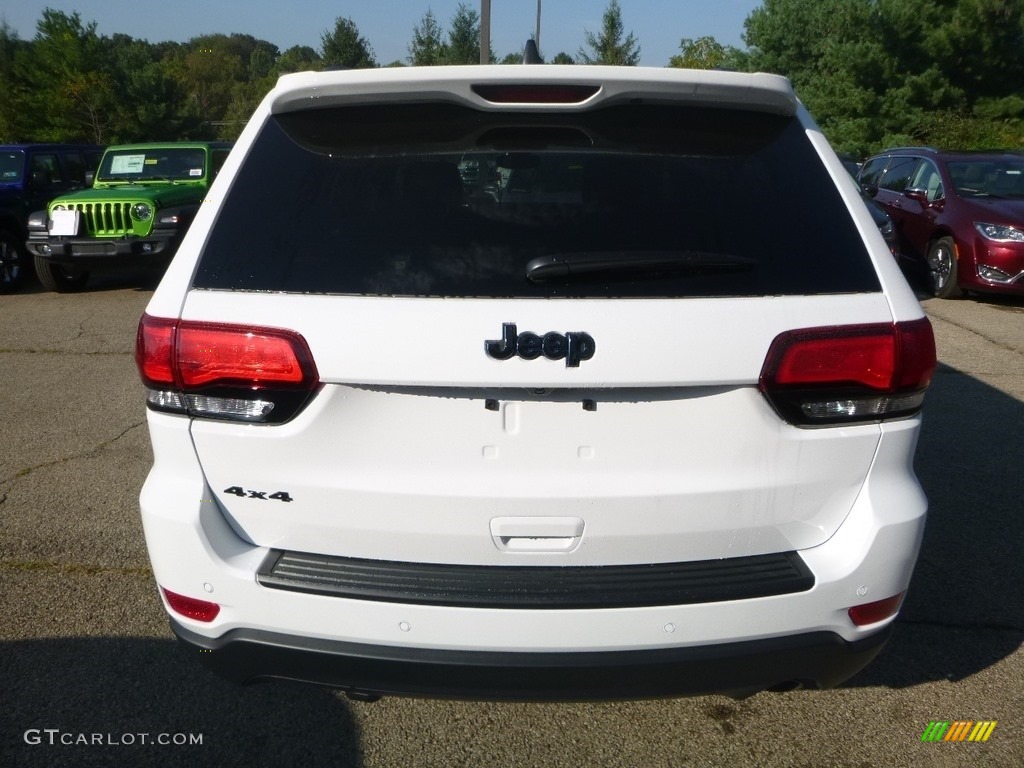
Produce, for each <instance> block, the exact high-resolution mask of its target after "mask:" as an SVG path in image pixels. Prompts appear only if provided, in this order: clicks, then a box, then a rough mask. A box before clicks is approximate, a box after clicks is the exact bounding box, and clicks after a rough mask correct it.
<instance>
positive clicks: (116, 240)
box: [26, 142, 231, 292]
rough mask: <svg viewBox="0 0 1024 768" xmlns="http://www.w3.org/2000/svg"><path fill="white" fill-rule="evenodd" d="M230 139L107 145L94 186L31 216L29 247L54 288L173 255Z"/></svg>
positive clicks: (46, 282) (63, 289)
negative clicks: (105, 269) (103, 271)
mask: <svg viewBox="0 0 1024 768" xmlns="http://www.w3.org/2000/svg"><path fill="white" fill-rule="evenodd" d="M230 148H231V145H230V144H225V143H220V142H217V143H211V142H172V143H166V144H122V145H119V146H113V147H110V148H108V149H107V151H106V152H105V153H104V154H103V159H102V160H100V165H99V168H98V169H97V171H96V175H95V178H94V179H92V184H91V187H90V188H88V189H83V190H80V191H78V192H72V193H69V194H65V195H61V196H60V197H57V198H55V199H54V200H51V201H50V204H49V206H48V207H47V210H45V211H37V212H35V213H33V214H32V215H31V216H29V219H28V242H27V244H26V245H27V247H28V250H29V252H30V253H31V254H32V256H33V257H34V259H35V267H36V273H37V274H38V276H39V281H40V282H41V283H42V284H43V285H44V286H45V287H46V288H49V289H50V290H52V291H61V292H66V291H76V290H79V289H81V288H82V287H83V286H84V285H85V282H86V280H88V278H89V272H90V271H91V270H92V269H94V268H102V267H109V266H112V265H127V264H138V265H143V264H152V265H154V266H160V267H164V266H166V265H167V263H168V262H169V261H170V259H171V257H172V256H173V255H174V252H175V251H176V250H177V248H178V244H179V243H180V242H181V238H182V236H183V235H184V234H185V231H186V230H187V229H188V226H189V224H191V223H192V219H193V217H194V216H195V213H196V211H197V210H199V205H200V203H202V201H203V199H204V198H205V197H206V192H207V190H208V189H209V187H210V184H211V183H212V182H213V179H214V177H215V176H216V175H217V171H218V170H219V169H220V167H221V165H223V164H224V160H225V159H226V158H227V156H228V152H229V150H230Z"/></svg>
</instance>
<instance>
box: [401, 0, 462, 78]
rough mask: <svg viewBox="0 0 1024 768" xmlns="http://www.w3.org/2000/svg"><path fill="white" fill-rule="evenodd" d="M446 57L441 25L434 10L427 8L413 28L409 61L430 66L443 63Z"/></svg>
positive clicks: (422, 65) (416, 64) (418, 65)
mask: <svg viewBox="0 0 1024 768" xmlns="http://www.w3.org/2000/svg"><path fill="white" fill-rule="evenodd" d="M444 58H445V45H444V38H443V36H442V32H441V25H440V24H438V23H437V18H436V17H435V16H434V13H433V11H431V10H430V9H427V12H426V13H425V14H423V18H422V19H421V20H420V23H419V24H417V25H415V26H414V27H413V28H412V42H411V43H410V44H409V63H410V64H412V65H413V66H414V67H429V66H433V65H435V64H443V63H444ZM478 58H479V57H478Z"/></svg>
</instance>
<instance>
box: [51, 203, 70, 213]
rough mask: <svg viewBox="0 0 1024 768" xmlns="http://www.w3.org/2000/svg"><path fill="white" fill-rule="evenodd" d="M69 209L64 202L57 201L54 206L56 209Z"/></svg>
mask: <svg viewBox="0 0 1024 768" xmlns="http://www.w3.org/2000/svg"><path fill="white" fill-rule="evenodd" d="M67 209H68V207H67V206H66V205H64V203H57V205H55V206H53V210H55V211H66V210H67Z"/></svg>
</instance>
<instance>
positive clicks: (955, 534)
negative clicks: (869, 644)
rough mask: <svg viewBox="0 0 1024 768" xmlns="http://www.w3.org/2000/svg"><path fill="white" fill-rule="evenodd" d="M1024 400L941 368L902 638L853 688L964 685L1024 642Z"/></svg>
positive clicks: (927, 422) (919, 462)
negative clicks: (922, 520) (923, 513)
mask: <svg viewBox="0 0 1024 768" xmlns="http://www.w3.org/2000/svg"><path fill="white" fill-rule="evenodd" d="M1022 427H1024V404H1022V403H1020V402H1018V401H1017V400H1014V399H1013V398H1012V397H1010V396H1008V395H1006V394H1004V393H1002V392H1000V391H999V390H997V389H994V388H993V387H990V386H988V385H986V384H985V383H983V382H981V381H978V380H977V379H975V378H972V377H971V376H968V375H966V374H964V373H961V372H960V371H957V370H955V369H953V368H950V367H948V366H944V365H940V366H939V369H938V371H937V372H936V375H935V379H934V381H933V383H932V387H931V389H930V390H929V392H928V397H927V400H926V401H925V410H924V423H923V426H922V429H921V437H920V442H919V444H918V450H917V458H916V461H915V470H916V471H917V475H918V477H919V478H920V480H921V485H922V486H923V487H924V490H925V493H926V494H927V496H928V501H929V511H928V524H927V527H926V529H925V536H924V542H923V544H922V547H921V554H920V557H919V559H918V562H917V568H916V570H915V572H914V578H913V581H912V582H911V587H910V592H909V594H908V596H907V599H906V602H905V603H904V606H903V609H902V611H901V613H900V617H899V619H898V621H897V626H896V633H895V635H894V637H893V639H892V641H890V643H889V645H888V646H887V647H886V649H885V650H884V651H883V652H882V654H881V656H880V657H879V658H878V659H877V660H875V662H873V663H872V664H871V665H870V666H868V667H867V668H866V669H865V670H864V672H862V673H861V674H859V675H858V676H856V677H855V678H854V679H853V680H851V681H850V683H848V685H853V686H858V685H861V686H866V685H885V686H891V687H905V686H910V685H916V684H919V683H925V682H930V681H934V680H962V679H964V678H966V677H969V676H971V675H973V674H976V673H977V672H980V671H981V670H984V669H986V668H987V667H989V666H992V665H993V664H995V663H997V662H999V661H1001V660H1002V659H1004V658H1006V657H1007V656H1010V655H1011V654H1013V653H1014V652H1016V651H1017V650H1018V648H1019V647H1020V646H1021V643H1022V642H1024V601H1021V599H1020V595H1021V594H1024V569H1022V568H1021V566H1020V563H1021V554H1020V546H1021V542H1024V514H1021V510H1022V499H1024V472H1022V463H1021V462H1022V458H1021V457H1022V456H1024V429H1022Z"/></svg>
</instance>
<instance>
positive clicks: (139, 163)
mask: <svg viewBox="0 0 1024 768" xmlns="http://www.w3.org/2000/svg"><path fill="white" fill-rule="evenodd" d="M145 163H146V156H145V155H116V156H114V157H112V158H111V159H110V172H111V173H142V169H143V167H144V166H145Z"/></svg>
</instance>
